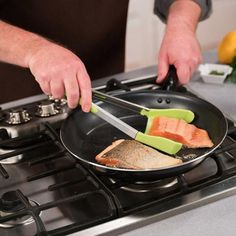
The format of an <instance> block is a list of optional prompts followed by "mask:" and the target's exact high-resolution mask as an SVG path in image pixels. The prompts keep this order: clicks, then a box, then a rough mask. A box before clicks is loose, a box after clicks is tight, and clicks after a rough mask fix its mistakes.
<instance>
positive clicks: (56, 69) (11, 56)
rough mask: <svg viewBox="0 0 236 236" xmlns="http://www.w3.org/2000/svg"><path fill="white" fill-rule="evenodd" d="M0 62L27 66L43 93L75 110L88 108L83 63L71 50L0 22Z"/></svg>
mask: <svg viewBox="0 0 236 236" xmlns="http://www.w3.org/2000/svg"><path fill="white" fill-rule="evenodd" d="M0 34H1V37H0V60H1V61H4V62H8V63H11V64H15V65H18V66H22V67H28V68H29V69H30V71H31V73H32V74H33V75H34V77H35V79H36V81H37V82H38V83H39V85H40V87H41V89H42V90H43V92H44V93H45V94H47V95H52V96H53V97H54V98H62V97H64V96H65V95H66V96H67V100H68V106H69V107H70V108H75V107H76V106H77V105H78V104H79V100H80V98H81V106H82V110H83V111H86V112H88V111H89V110H90V107H91V101H92V95H91V93H92V92H91V81H90V78H89V76H88V73H87V71H86V69H85V66H84V64H83V62H82V61H81V60H80V59H79V58H78V57H77V56H76V55H75V54H74V53H72V52H71V51H70V50H68V49H66V48H64V47H62V46H60V45H57V44H55V43H52V42H50V41H48V40H47V39H45V38H43V37H41V36H39V35H36V34H34V33H31V32H29V31H26V30H24V29H21V28H19V27H16V26H13V25H10V24H8V23H6V22H3V21H1V20H0Z"/></svg>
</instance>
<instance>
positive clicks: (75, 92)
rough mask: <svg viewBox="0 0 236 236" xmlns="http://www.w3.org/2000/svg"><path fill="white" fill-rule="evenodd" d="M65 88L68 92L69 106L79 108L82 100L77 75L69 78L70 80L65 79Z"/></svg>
mask: <svg viewBox="0 0 236 236" xmlns="http://www.w3.org/2000/svg"><path fill="white" fill-rule="evenodd" d="M67 76H68V75H67ZM64 86H65V90H66V97H67V103H68V106H69V107H70V108H72V109H73V108H75V107H77V106H78V104H79V98H80V92H79V85H78V82H77V78H76V75H75V76H73V77H72V76H71V77H70V76H69V79H64Z"/></svg>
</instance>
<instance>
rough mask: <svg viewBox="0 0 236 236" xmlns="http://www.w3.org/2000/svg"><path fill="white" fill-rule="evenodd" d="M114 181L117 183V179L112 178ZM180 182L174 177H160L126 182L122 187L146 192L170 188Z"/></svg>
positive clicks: (131, 190)
mask: <svg viewBox="0 0 236 236" xmlns="http://www.w3.org/2000/svg"><path fill="white" fill-rule="evenodd" d="M110 181H111V182H112V183H116V180H114V179H110ZM177 183H178V180H177V179H176V178H175V177H173V178H168V179H160V180H156V181H137V182H134V183H130V184H126V183H124V184H123V185H122V186H121V187H120V188H121V189H123V190H126V191H129V192H136V193H145V192H151V191H155V190H161V189H165V188H170V187H172V186H174V185H175V184H177Z"/></svg>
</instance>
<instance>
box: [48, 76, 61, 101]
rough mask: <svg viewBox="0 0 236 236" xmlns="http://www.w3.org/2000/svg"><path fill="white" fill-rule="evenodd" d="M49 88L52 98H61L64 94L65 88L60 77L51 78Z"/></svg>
mask: <svg viewBox="0 0 236 236" xmlns="http://www.w3.org/2000/svg"><path fill="white" fill-rule="evenodd" d="M50 88H51V95H52V96H53V98H62V97H64V96H65V88H64V84H63V80H62V79H52V80H51V81H50Z"/></svg>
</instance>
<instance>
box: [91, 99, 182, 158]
mask: <svg viewBox="0 0 236 236" xmlns="http://www.w3.org/2000/svg"><path fill="white" fill-rule="evenodd" d="M91 112H92V113H94V114H96V115H97V116H98V117H100V118H101V119H103V120H105V121H106V122H108V123H109V124H111V125H113V126H114V127H116V128H117V129H119V130H121V131H122V132H123V133H125V134H127V135H128V136H129V137H131V138H133V139H135V140H137V141H139V142H141V143H144V144H147V145H149V146H151V147H154V148H156V149H158V150H161V151H163V152H166V153H168V154H171V155H172V154H176V153H177V152H178V151H179V150H180V149H181V148H182V144H181V143H178V142H175V141H172V140H170V139H166V138H162V137H158V136H152V135H148V134H144V133H142V132H139V131H138V130H136V129H134V128H133V127H131V126H130V125H128V124H127V123H125V122H123V121H122V120H120V119H118V118H117V117H115V116H113V115H112V114H111V113H109V112H107V111H106V110H104V109H103V108H101V107H99V106H98V105H96V104H94V103H92V108H91Z"/></svg>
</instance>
